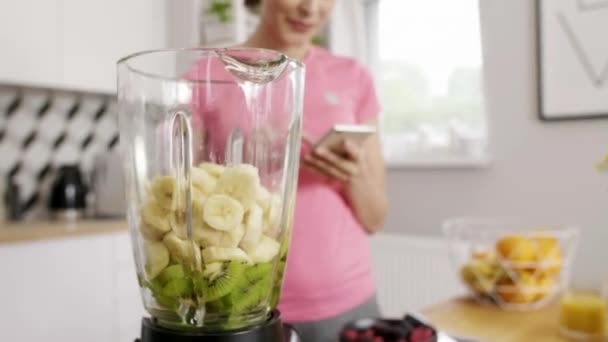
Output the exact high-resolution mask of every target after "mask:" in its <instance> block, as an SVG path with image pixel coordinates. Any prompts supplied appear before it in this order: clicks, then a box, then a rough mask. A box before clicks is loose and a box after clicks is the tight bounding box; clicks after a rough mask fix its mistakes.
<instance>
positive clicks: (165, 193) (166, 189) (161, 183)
mask: <svg viewBox="0 0 608 342" xmlns="http://www.w3.org/2000/svg"><path fill="white" fill-rule="evenodd" d="M176 186H177V185H176V183H175V178H173V177H171V176H160V177H157V178H156V179H154V180H153V181H152V185H151V186H150V191H151V192H152V195H153V196H154V198H155V199H156V201H157V202H158V204H159V205H160V206H161V207H162V208H164V209H165V210H170V211H172V210H175V201H174V198H173V194H174V193H175V192H176V191H175V190H176Z"/></svg>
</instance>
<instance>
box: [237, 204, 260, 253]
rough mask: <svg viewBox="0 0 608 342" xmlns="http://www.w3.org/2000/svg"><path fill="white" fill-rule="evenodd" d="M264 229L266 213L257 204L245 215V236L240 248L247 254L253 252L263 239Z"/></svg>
mask: <svg viewBox="0 0 608 342" xmlns="http://www.w3.org/2000/svg"><path fill="white" fill-rule="evenodd" d="M263 227H264V211H263V210H262V208H260V206H258V205H257V204H253V205H252V206H251V208H249V211H248V212H247V214H246V215H245V236H243V239H242V240H241V242H240V245H239V246H240V247H241V248H243V250H245V251H246V252H247V253H249V252H252V251H253V250H254V249H255V247H256V246H257V245H258V243H259V242H260V239H261V238H262V232H263Z"/></svg>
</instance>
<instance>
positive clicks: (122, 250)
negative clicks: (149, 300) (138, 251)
mask: <svg viewBox="0 0 608 342" xmlns="http://www.w3.org/2000/svg"><path fill="white" fill-rule="evenodd" d="M0 260H1V262H0V274H1V278H0V279H2V282H1V283H0V303H1V305H0V322H2V323H0V326H1V327H2V328H1V329H0V341H22V342H30V341H31V342H34V341H36V342H37V341H42V340H44V341H65V342H71V341H74V342H75V341H90V342H107V341H120V342H123V341H124V342H127V341H129V342H132V341H133V340H134V338H135V337H137V335H138V333H139V324H140V320H141V317H142V315H144V309H143V306H142V303H141V298H140V295H139V289H138V286H137V280H136V273H135V267H134V263H133V257H132V255H131V247H130V241H129V236H128V234H127V232H119V233H111V234H99V235H89V236H85V237H70V238H60V239H53V240H44V241H35V242H23V243H13V244H2V245H0Z"/></svg>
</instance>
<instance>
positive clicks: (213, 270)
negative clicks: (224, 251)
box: [203, 262, 224, 280]
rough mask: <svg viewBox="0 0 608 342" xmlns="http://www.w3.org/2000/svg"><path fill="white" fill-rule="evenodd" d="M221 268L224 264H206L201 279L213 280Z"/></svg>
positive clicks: (220, 271)
mask: <svg viewBox="0 0 608 342" xmlns="http://www.w3.org/2000/svg"><path fill="white" fill-rule="evenodd" d="M223 268H224V263H222V262H212V263H210V264H206V265H205V269H204V270H203V277H204V278H206V279H209V280H213V279H215V278H216V277H217V276H218V275H220V274H221V273H222V271H223Z"/></svg>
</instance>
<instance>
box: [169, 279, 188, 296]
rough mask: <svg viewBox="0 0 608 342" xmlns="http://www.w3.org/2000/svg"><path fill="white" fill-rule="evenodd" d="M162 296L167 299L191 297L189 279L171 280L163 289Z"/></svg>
mask: <svg viewBox="0 0 608 342" xmlns="http://www.w3.org/2000/svg"><path fill="white" fill-rule="evenodd" d="M162 294H163V295H164V296H166V297H169V298H183V297H189V296H190V295H192V281H191V280H190V279H189V278H176V279H172V280H170V281H169V282H168V283H167V285H165V286H164V287H163V292H162Z"/></svg>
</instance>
